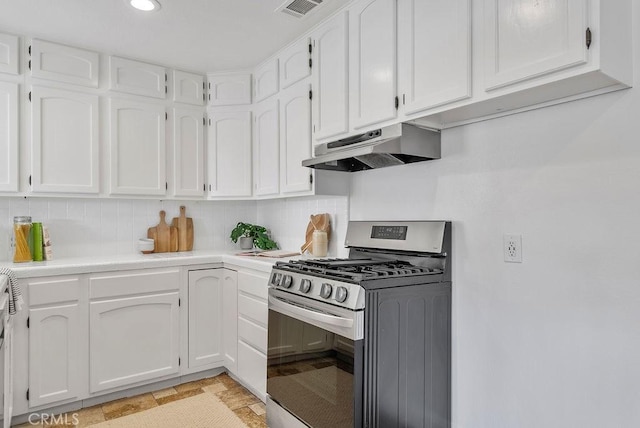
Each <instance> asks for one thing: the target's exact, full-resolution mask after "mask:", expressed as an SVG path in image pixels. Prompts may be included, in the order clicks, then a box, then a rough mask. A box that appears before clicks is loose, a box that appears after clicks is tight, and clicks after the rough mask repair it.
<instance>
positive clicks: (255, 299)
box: [236, 270, 269, 401]
mask: <svg viewBox="0 0 640 428" xmlns="http://www.w3.org/2000/svg"><path fill="white" fill-rule="evenodd" d="M268 282H269V274H268V273H265V272H257V271H249V270H240V271H238V311H237V313H238V366H237V372H236V374H237V376H238V378H239V379H240V381H241V382H243V384H244V385H245V386H246V387H247V388H248V389H250V390H251V391H252V392H253V393H254V394H256V395H257V396H258V397H259V398H260V399H261V400H262V401H265V400H266V397H267V321H268V311H269V309H268V306H267V289H268Z"/></svg>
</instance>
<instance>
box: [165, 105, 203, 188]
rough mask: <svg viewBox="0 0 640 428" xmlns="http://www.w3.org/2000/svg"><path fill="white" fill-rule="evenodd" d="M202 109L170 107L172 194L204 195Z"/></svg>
mask: <svg viewBox="0 0 640 428" xmlns="http://www.w3.org/2000/svg"><path fill="white" fill-rule="evenodd" d="M203 120H204V111H203V110H202V109H198V108H193V107H192V108H186V107H183V108H174V109H173V183H172V189H173V195H174V196H200V197H202V196H203V195H204V123H203Z"/></svg>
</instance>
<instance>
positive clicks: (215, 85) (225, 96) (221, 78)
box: [208, 73, 251, 106]
mask: <svg viewBox="0 0 640 428" xmlns="http://www.w3.org/2000/svg"><path fill="white" fill-rule="evenodd" d="M208 79H209V105H210V106H230V105H241V104H251V74H249V73H222V74H217V73H216V74H209V75H208Z"/></svg>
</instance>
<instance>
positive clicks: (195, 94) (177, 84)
mask: <svg viewBox="0 0 640 428" xmlns="http://www.w3.org/2000/svg"><path fill="white" fill-rule="evenodd" d="M173 101H175V102H178V103H185V104H193V105H195V106H201V105H203V104H204V76H202V75H200V74H194V73H186V72H184V71H178V70H174V71H173Z"/></svg>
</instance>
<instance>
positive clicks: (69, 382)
mask: <svg viewBox="0 0 640 428" xmlns="http://www.w3.org/2000/svg"><path fill="white" fill-rule="evenodd" d="M26 283H27V286H26V287H27V289H28V292H29V298H30V305H29V318H28V322H27V325H28V332H29V340H28V343H29V390H28V391H29V392H28V394H27V397H28V400H29V407H30V408H33V407H38V406H42V405H45V404H52V403H56V402H60V401H65V400H73V399H80V398H82V396H83V394H85V393H86V381H87V364H86V360H87V358H88V355H87V342H88V331H87V323H86V306H84V305H81V303H80V296H81V292H82V289H86V281H85V280H82V279H81V278H79V277H52V278H37V279H33V280H27V281H26ZM19 357H20V356H18V358H19Z"/></svg>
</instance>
